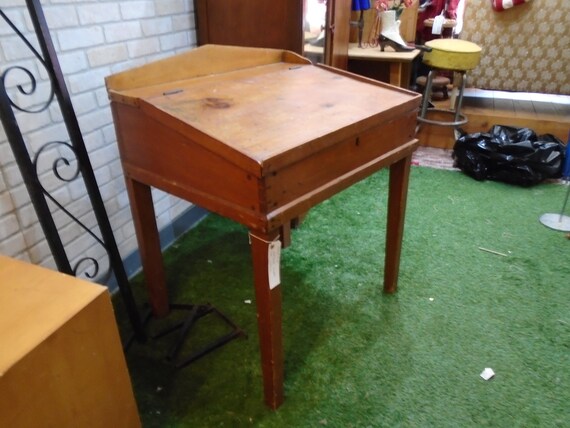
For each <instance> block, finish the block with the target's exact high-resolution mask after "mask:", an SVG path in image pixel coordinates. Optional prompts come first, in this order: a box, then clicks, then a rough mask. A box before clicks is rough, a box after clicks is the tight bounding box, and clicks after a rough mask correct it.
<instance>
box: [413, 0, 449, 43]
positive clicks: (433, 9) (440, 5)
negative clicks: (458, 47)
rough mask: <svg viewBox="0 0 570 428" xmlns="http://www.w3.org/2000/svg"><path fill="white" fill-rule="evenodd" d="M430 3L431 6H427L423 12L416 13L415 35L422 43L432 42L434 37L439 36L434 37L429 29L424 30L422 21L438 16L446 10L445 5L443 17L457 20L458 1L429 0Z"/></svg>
mask: <svg viewBox="0 0 570 428" xmlns="http://www.w3.org/2000/svg"><path fill="white" fill-rule="evenodd" d="M430 3H431V4H430V5H429V6H427V7H426V8H425V10H424V11H423V12H420V13H418V23H417V27H416V34H417V37H418V38H419V39H420V40H423V41H427V40H432V39H434V38H436V37H437V38H439V36H435V35H433V34H432V33H431V27H428V28H426V26H425V25H424V21H425V20H426V19H430V18H435V17H436V16H438V15H440V14H441V12H442V10H444V9H446V7H445V6H446V4H447V9H446V11H445V15H444V16H445V17H446V18H448V19H455V18H457V6H458V5H459V0H431V2H430ZM445 31H448V30H445ZM444 35H445V33H444Z"/></svg>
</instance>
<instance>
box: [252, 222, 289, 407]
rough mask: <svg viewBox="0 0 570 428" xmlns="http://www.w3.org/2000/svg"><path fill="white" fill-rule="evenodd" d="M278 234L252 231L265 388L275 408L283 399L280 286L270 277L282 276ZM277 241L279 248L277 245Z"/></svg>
mask: <svg viewBox="0 0 570 428" xmlns="http://www.w3.org/2000/svg"><path fill="white" fill-rule="evenodd" d="M278 237H279V234H278V232H277V231H275V232H271V233H269V234H264V233H260V232H257V231H251V232H250V240H251V254H252V258H253V275H254V282H255V300H256V304H257V327H258V332H259V346H260V351H261V368H262V371H263V390H264V397H265V403H266V404H267V405H268V406H269V407H270V408H272V409H277V408H278V407H279V406H280V405H281V404H282V403H283V398H284V397H283V343H282V337H281V285H280V284H277V285H272V284H271V282H272V281H270V278H272V279H275V275H277V278H278V276H279V262H278V260H279V259H278V258H277V266H275V259H273V257H272V256H274V255H276V254H279V251H280V241H279V239H278ZM276 244H277V245H278V248H276V247H275V245H276ZM272 259H273V260H272ZM275 269H277V271H275ZM273 282H275V281H273ZM270 286H272V287H273V288H271V287H270Z"/></svg>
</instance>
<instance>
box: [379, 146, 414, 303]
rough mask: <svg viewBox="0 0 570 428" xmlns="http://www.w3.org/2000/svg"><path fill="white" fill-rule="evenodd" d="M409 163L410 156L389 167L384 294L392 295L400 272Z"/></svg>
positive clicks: (396, 286)
mask: <svg viewBox="0 0 570 428" xmlns="http://www.w3.org/2000/svg"><path fill="white" fill-rule="evenodd" d="M411 161H412V156H411V155H410V156H407V157H405V158H403V159H401V160H399V161H398V162H396V163H394V164H392V165H391V166H390V190H389V194H388V221H387V226H386V258H385V261H384V292H385V293H394V292H396V290H397V288H398V272H399V270H400V254H401V252H402V237H403V235H404V219H405V214H406V201H407V197H408V181H409V177H410V165H411Z"/></svg>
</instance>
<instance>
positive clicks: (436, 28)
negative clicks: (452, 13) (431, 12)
mask: <svg viewBox="0 0 570 428" xmlns="http://www.w3.org/2000/svg"><path fill="white" fill-rule="evenodd" d="M444 23H445V18H444V17H443V15H437V16H436V17H435V18H433V26H432V27H431V33H432V34H441V32H442V31H443V24H444Z"/></svg>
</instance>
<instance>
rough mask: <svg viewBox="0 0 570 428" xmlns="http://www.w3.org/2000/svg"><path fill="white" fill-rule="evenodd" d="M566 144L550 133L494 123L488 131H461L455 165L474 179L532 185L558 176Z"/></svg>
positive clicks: (455, 150) (454, 151) (454, 150)
mask: <svg viewBox="0 0 570 428" xmlns="http://www.w3.org/2000/svg"><path fill="white" fill-rule="evenodd" d="M565 151H566V146H565V145H564V143H562V141H560V139H558V138H557V137H555V136H554V135H551V134H545V135H540V136H537V135H536V133H535V132H534V131H533V130H531V129H529V128H514V127H510V126H502V125H494V126H493V127H492V128H491V129H490V130H489V132H477V133H474V134H463V135H461V136H460V137H459V138H458V139H457V141H456V142H455V145H454V147H453V158H454V159H455V166H456V167H458V168H460V169H461V170H462V171H463V172H465V173H466V174H468V175H470V176H471V177H473V178H474V179H476V180H486V179H488V180H495V181H503V182H506V183H511V184H518V185H520V186H532V185H534V184H537V183H540V182H541V181H543V180H545V179H547V178H557V177H560V175H561V172H562V167H563V165H564V154H565Z"/></svg>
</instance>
